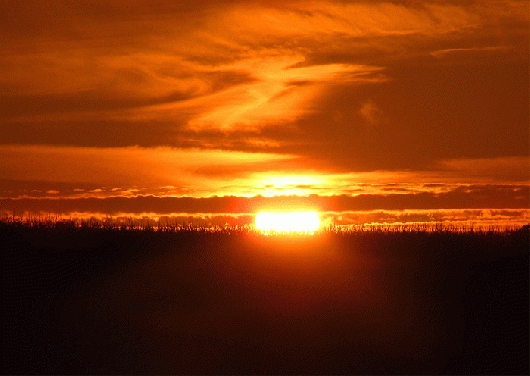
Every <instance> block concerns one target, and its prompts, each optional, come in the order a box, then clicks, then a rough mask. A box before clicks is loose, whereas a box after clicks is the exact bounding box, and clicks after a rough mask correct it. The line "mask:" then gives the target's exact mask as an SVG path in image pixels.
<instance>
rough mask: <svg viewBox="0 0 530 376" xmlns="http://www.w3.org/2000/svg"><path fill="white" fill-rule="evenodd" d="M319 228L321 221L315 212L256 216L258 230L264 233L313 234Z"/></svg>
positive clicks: (260, 214)
mask: <svg viewBox="0 0 530 376" xmlns="http://www.w3.org/2000/svg"><path fill="white" fill-rule="evenodd" d="M319 226H320V219H319V218H318V214H317V213H316V212H314V211H308V212H291V213H258V215H256V229H257V230H261V231H263V232H268V231H276V232H293V231H294V232H313V231H316V230H318V228H319Z"/></svg>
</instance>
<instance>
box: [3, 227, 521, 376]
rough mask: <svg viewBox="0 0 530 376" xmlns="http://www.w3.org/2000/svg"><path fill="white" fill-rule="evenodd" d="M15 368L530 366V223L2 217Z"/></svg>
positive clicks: (8, 338)
mask: <svg viewBox="0 0 530 376" xmlns="http://www.w3.org/2000/svg"><path fill="white" fill-rule="evenodd" d="M0 240H1V245H2V252H3V272H4V273H3V274H4V277H3V278H4V286H3V293H4V299H3V306H4V312H5V314H4V315H5V318H4V324H3V325H4V336H3V338H4V354H3V355H4V356H3V358H4V359H5V361H4V363H3V369H2V373H3V374H11V373H18V374H27V373H30V374H31V373H46V374H65V373H68V374H72V373H81V374H98V373H112V374H124V373H142V374H145V373H200V374H203V373H274V374H278V373H328V374H329V373H333V374H345V373H347V374H351V373H376V374H384V373H416V374H417V373H422V374H425V373H427V374H442V373H443V374H447V373H450V374H528V372H529V360H528V351H529V231H528V227H526V228H523V229H521V230H518V231H511V232H504V233H500V232H497V233H493V232H490V233H487V232H481V233H452V232H432V233H430V232H412V233H401V232H354V233H350V234H334V233H323V234H317V235H314V236H299V235H290V236H269V237H267V236H261V235H256V234H254V233H252V232H236V233H231V234H229V233H225V232H214V233H210V232H197V231H189V232H184V231H181V232H162V231H159V232H155V231H131V230H128V231H126V230H119V229H113V230H109V229H97V228H58V227H51V228H37V227H34V228H31V227H27V226H16V225H7V224H0Z"/></svg>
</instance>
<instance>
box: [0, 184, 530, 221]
mask: <svg viewBox="0 0 530 376" xmlns="http://www.w3.org/2000/svg"><path fill="white" fill-rule="evenodd" d="M529 197H530V187H529V186H527V185H526V186H491V185H486V186H461V187H457V188H455V189H453V190H451V191H449V192H445V193H439V194H435V193H427V192H425V193H413V194H384V195H381V194H361V195H357V196H349V195H334V196H319V195H310V196H305V197H302V196H275V197H263V196H254V197H237V196H223V197H217V196H214V197H207V198H194V197H155V196H136V197H107V198H104V199H102V198H94V197H87V198H59V199H57V198H54V199H50V198H20V199H0V207H1V208H2V210H3V212H5V213H12V212H13V211H16V212H18V213H23V212H26V213H39V212H43V213H44V212H50V213H58V214H61V215H67V214H70V213H101V214H109V215H119V214H120V213H133V214H141V213H153V214H156V215H172V214H178V213H187V214H199V213H232V214H236V213H247V214H252V213H257V212H259V211H263V210H280V211H292V210H318V211H320V212H335V213H340V212H352V211H372V210H385V211H392V210H427V209H429V210H434V211H436V210H442V209H450V210H456V209H458V210H461V209H473V210H482V209H494V210H495V211H498V210H504V209H518V210H524V211H528V207H529V205H530V198H529Z"/></svg>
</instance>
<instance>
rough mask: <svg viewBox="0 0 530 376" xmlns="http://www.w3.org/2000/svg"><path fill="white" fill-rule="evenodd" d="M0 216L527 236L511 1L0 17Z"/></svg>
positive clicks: (51, 5) (97, 6) (523, 94)
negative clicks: (517, 230)
mask: <svg viewBox="0 0 530 376" xmlns="http://www.w3.org/2000/svg"><path fill="white" fill-rule="evenodd" d="M0 36H1V40H2V49H1V50H0V88H1V90H0V214H3V215H8V214H9V215H12V214H13V213H15V214H16V215H31V214H33V215H36V214H39V213H57V214H58V215H61V216H71V215H76V214H81V213H84V214H85V215H88V214H91V213H92V214H98V215H113V216H120V215H122V216H124V215H151V216H153V217H157V216H168V215H184V214H186V215H198V216H215V215H232V216H234V215H235V216H238V215H239V216H241V218H249V217H251V216H252V215H253V214H255V213H256V212H258V211H262V210H271V211H288V210H293V209H295V208H296V209H314V210H318V211H319V212H321V213H327V214H326V216H327V218H328V219H329V220H330V221H332V222H333V223H339V224H348V223H356V224H358V223H385V222H386V223H399V222H405V223H406V222H416V221H442V222H457V221H477V222H481V223H501V222H502V223H516V224H525V223H528V222H530V189H529V187H530V159H529V156H530V150H529V148H530V127H529V5H528V2H527V1H517V0H498V1H497V0H491V1H472V0H465V1H453V0H447V1H444V0H430V1H423V0H415V1H393V2H390V1H388V2H382V1H363V0H356V1H333V2H330V1H219V0H215V1H213V0H194V1H177V2H175V1H170V0H159V1H129V0H127V1H120V0H116V1H107V0H105V1H103V0H92V1H82V2H81V1H39V0H28V1H23V2H20V1H10V0H7V1H2V2H1V3H0Z"/></svg>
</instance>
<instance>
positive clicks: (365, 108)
mask: <svg viewBox="0 0 530 376" xmlns="http://www.w3.org/2000/svg"><path fill="white" fill-rule="evenodd" d="M359 113H360V114H361V116H362V117H363V118H365V119H366V121H367V122H368V123H369V124H371V125H376V124H379V123H381V122H383V121H384V119H385V118H384V115H383V111H381V109H380V108H379V107H377V105H376V104H375V103H374V102H373V101H371V100H368V101H366V102H364V103H362V105H361V109H360V110H359Z"/></svg>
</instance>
